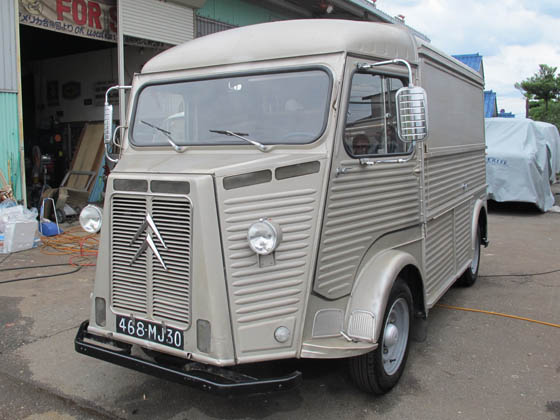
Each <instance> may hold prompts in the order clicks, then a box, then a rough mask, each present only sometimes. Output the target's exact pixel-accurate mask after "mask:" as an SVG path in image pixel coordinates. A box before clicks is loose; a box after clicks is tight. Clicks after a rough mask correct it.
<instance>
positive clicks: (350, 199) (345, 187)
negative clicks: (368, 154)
mask: <svg viewBox="0 0 560 420" xmlns="http://www.w3.org/2000/svg"><path fill="white" fill-rule="evenodd" d="M352 164H354V165H355V162H341V165H342V166H351V165H352ZM415 164H416V162H415V161H411V162H409V163H402V164H379V165H376V166H375V167H374V168H371V169H363V170H355V169H353V170H352V171H351V172H349V173H347V174H343V175H340V176H338V177H336V178H334V179H333V180H332V181H331V183H330V187H329V188H330V190H329V195H328V201H327V209H326V214H325V221H324V226H323V234H322V240H321V249H320V251H319V261H318V265H317V273H316V277H315V286H314V291H315V292H316V293H319V294H320V295H322V296H325V297H327V298H329V299H336V298H339V297H342V296H345V295H347V294H348V293H350V292H351V290H352V284H353V280H354V277H355V272H356V270H357V268H358V265H359V263H360V261H361V260H362V258H363V256H364V254H365V253H366V251H367V249H368V248H369V247H370V246H371V244H372V243H373V242H374V241H375V240H376V239H377V238H378V237H379V236H380V235H382V234H384V233H387V232H390V231H395V230H398V229H401V228H404V227H406V226H411V225H415V224H418V223H420V212H419V200H420V198H419V178H418V177H417V176H415V175H414V174H413V169H414V166H415Z"/></svg>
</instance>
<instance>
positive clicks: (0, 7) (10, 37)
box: [0, 0, 17, 92]
mask: <svg viewBox="0 0 560 420" xmlns="http://www.w3.org/2000/svg"><path fill="white" fill-rule="evenodd" d="M0 51H2V59H1V60H0V92H17V72H16V60H17V56H16V31H15V3H14V1H13V0H2V1H0Z"/></svg>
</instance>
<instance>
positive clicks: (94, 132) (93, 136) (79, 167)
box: [65, 122, 104, 191]
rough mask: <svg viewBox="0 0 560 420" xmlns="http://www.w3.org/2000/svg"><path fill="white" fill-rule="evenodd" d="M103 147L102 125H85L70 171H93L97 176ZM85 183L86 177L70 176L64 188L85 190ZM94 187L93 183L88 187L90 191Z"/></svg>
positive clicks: (100, 123) (98, 123)
mask: <svg viewBox="0 0 560 420" xmlns="http://www.w3.org/2000/svg"><path fill="white" fill-rule="evenodd" d="M103 147H104V145H103V123H102V122H96V123H86V125H85V126H84V128H83V130H82V133H81V134H80V141H79V143H78V148H77V149H76V153H75V154H74V157H73V159H72V164H71V165H70V170H72V171H94V172H95V173H96V174H97V173H98V172H99V165H100V164H101V161H102V158H103ZM87 182H88V176H87V175H75V174H72V175H70V176H69V177H68V181H67V182H66V185H65V187H67V188H71V189H76V190H85V188H86V185H87ZM94 185H95V182H92V183H91V185H90V187H89V190H90V191H91V189H93V186H94Z"/></svg>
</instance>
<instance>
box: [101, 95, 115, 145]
mask: <svg viewBox="0 0 560 420" xmlns="http://www.w3.org/2000/svg"><path fill="white" fill-rule="evenodd" d="M104 114H105V117H104V119H103V142H104V143H105V144H106V145H108V144H111V141H112V138H113V105H110V104H108V103H107V102H105V110H104Z"/></svg>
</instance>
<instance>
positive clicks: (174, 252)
mask: <svg viewBox="0 0 560 420" xmlns="http://www.w3.org/2000/svg"><path fill="white" fill-rule="evenodd" d="M148 214H150V215H151V217H152V220H153V222H154V225H155V226H156V228H157V231H158V232H159V234H160V235H161V238H162V240H163V243H164V244H165V246H164V245H163V244H162V243H161V241H160V239H159V238H158V236H157V234H156V233H155V232H153V230H152V228H151V227H149V226H147V225H146V226H145V228H144V230H143V231H142V232H141V234H140V235H139V236H138V238H136V240H134V237H135V235H136V234H137V232H138V231H139V230H141V229H142V226H143V224H144V223H145V221H146V216H147V215H148ZM191 217H192V208H191V204H190V201H189V200H188V199H186V198H181V197H178V198H173V197H151V196H136V195H115V196H114V197H113V200H112V206H111V220H112V226H111V230H112V235H111V237H112V248H111V264H112V265H111V267H112V271H111V276H112V277H111V278H112V288H111V296H112V306H113V308H115V309H116V310H118V311H122V312H125V313H127V314H134V315H138V316H141V317H147V318H153V319H159V320H164V321H174V322H179V323H183V324H187V326H188V325H190V322H191V319H190V314H191V299H190V298H191V278H190V272H191V270H190V267H191V238H192V236H191V226H192V220H191ZM147 235H150V236H151V237H152V241H153V243H154V245H155V247H156V249H157V250H158V252H159V254H160V257H161V258H162V260H163V263H164V264H165V268H164V267H163V265H162V264H161V262H160V261H159V259H158V257H157V255H156V254H155V253H154V252H153V251H152V249H151V248H150V246H147V247H146V249H145V250H144V251H143V252H141V253H140V255H138V257H137V258H136V260H134V257H135V256H136V254H137V252H138V251H139V250H140V249H141V247H142V245H143V244H144V243H145V240H146V236H147ZM166 247H167V249H166ZM133 260H134V262H132V261H133ZM166 268H167V270H166Z"/></svg>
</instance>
